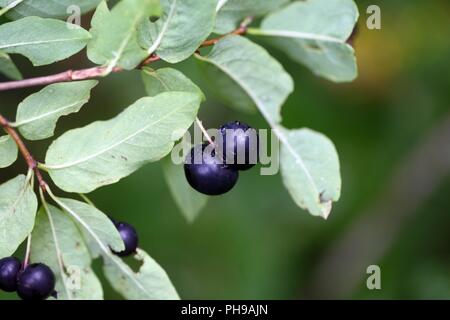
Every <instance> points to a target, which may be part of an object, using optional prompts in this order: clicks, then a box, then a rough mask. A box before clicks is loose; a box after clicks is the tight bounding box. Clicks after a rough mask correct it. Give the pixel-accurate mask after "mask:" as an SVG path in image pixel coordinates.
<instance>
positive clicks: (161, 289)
mask: <svg viewBox="0 0 450 320" xmlns="http://www.w3.org/2000/svg"><path fill="white" fill-rule="evenodd" d="M49 194H50V196H51V198H52V199H53V200H54V201H55V202H56V203H57V204H58V205H59V206H60V207H61V208H62V209H63V210H65V211H66V212H67V213H69V214H70V215H71V216H72V217H73V218H74V219H75V220H76V221H77V223H78V224H79V225H80V226H81V228H82V230H83V234H84V236H85V238H87V239H89V248H91V250H92V249H94V250H95V251H94V252H92V253H93V254H94V255H95V256H96V254H97V253H100V254H101V255H102V257H103V261H104V270H105V274H106V276H107V278H108V279H109V280H110V281H111V284H112V286H113V287H114V288H115V289H116V290H117V291H119V292H120V293H122V295H123V296H124V297H126V298H129V299H177V298H178V294H177V293H176V291H175V289H174V288H173V286H172V284H171V282H170V280H169V278H168V277H167V275H166V273H165V272H164V270H163V269H161V267H160V266H159V265H158V264H157V263H156V262H155V261H153V259H151V258H150V257H149V256H148V255H147V254H146V253H145V252H143V251H142V250H140V249H138V250H137V253H138V255H137V256H136V257H135V258H136V259H137V260H139V261H142V262H143V264H142V266H141V267H140V271H139V272H138V273H135V272H134V271H133V270H131V268H130V267H129V266H128V265H127V264H125V263H124V262H123V261H122V259H120V258H119V257H117V256H116V255H114V254H113V253H112V252H111V250H110V247H111V248H112V249H113V250H114V251H119V252H120V251H122V250H123V249H124V245H123V241H122V239H121V238H120V235H119V233H118V232H117V230H116V228H115V227H114V225H113V223H112V222H111V221H110V220H109V219H108V218H107V217H106V216H105V215H104V214H103V213H101V212H100V211H98V210H97V209H95V208H94V207H92V206H89V205H87V204H85V203H82V202H79V201H75V200H71V199H62V198H58V197H56V196H55V195H53V193H52V192H51V191H49ZM119 245H120V247H119Z"/></svg>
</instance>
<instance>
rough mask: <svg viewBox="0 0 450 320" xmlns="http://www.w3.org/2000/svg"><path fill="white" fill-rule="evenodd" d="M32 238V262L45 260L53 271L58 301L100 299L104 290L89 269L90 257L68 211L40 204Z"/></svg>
mask: <svg viewBox="0 0 450 320" xmlns="http://www.w3.org/2000/svg"><path fill="white" fill-rule="evenodd" d="M32 239H33V241H32V250H31V261H32V262H40V263H45V264H46V265H48V266H49V267H50V268H51V269H52V271H53V272H54V273H55V277H56V280H57V281H56V288H55V289H56V291H57V292H58V300H100V299H103V289H102V286H101V284H100V281H99V280H98V278H97V277H96V275H95V274H94V272H93V270H92V268H91V261H92V258H91V256H90V254H89V251H88V249H87V247H86V245H85V243H84V239H83V236H82V234H81V233H80V230H79V229H78V226H77V225H76V224H75V223H74V221H73V220H72V219H71V218H70V217H69V216H68V215H67V214H65V213H63V212H62V211H61V210H59V209H58V208H55V207H53V206H48V212H46V210H45V208H44V207H42V208H41V209H40V210H39V212H38V214H37V217H36V225H35V227H34V229H33V233H32ZM57 248H58V251H59V252H60V254H61V256H60V257H61V260H62V261H61V262H62V265H61V264H60V263H59V261H58V255H57V252H58V251H57ZM71 280H73V281H71Z"/></svg>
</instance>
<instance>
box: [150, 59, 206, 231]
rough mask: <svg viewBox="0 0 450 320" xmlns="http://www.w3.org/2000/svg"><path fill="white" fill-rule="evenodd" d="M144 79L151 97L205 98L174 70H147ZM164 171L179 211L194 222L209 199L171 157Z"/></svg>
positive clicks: (197, 88) (166, 160)
mask: <svg viewBox="0 0 450 320" xmlns="http://www.w3.org/2000/svg"><path fill="white" fill-rule="evenodd" d="M142 79H143V81H144V85H145V89H146V91H147V94H148V95H149V96H155V95H157V94H159V93H162V92H170V91H185V92H193V93H196V94H198V95H200V96H202V97H204V95H203V93H202V91H201V90H200V88H199V87H197V85H195V84H194V83H193V82H192V81H191V80H190V79H189V78H187V77H186V76H185V75H184V74H183V73H181V72H180V71H178V70H175V69H172V68H162V69H158V70H156V71H155V70H152V69H149V68H145V69H144V70H143V71H142ZM163 169H164V174H165V177H166V181H167V184H168V185H169V189H170V191H171V192H172V196H173V197H174V199H175V202H176V203H177V205H178V207H179V209H180V210H181V212H182V213H183V214H184V216H185V217H186V219H187V220H188V221H189V222H193V221H194V220H195V218H196V217H197V215H198V214H199V213H200V211H201V210H202V209H203V207H204V206H205V205H206V202H207V199H208V198H207V197H206V196H203V195H201V194H200V193H198V192H195V191H194V190H193V189H192V188H191V187H190V186H189V185H188V183H187V182H186V177H185V176H184V171H183V166H182V165H174V164H173V163H172V161H171V159H170V157H166V159H164V160H163Z"/></svg>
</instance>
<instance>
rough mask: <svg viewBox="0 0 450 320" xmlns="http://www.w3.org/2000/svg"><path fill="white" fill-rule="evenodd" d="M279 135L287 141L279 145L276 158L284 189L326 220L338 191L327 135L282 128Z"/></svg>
mask: <svg viewBox="0 0 450 320" xmlns="http://www.w3.org/2000/svg"><path fill="white" fill-rule="evenodd" d="M283 134H284V135H285V137H286V140H287V141H288V142H289V146H286V145H283V147H282V149H281V158H280V159H281V173H282V177H283V182H284V184H285V186H286V188H287V189H288V190H289V193H290V194H291V196H292V198H293V199H294V201H295V202H296V203H297V205H298V206H300V207H301V208H303V209H307V210H308V211H309V212H311V214H313V215H316V216H321V217H323V218H325V219H326V218H327V217H328V215H329V214H330V212H331V208H332V202H333V201H338V200H339V197H340V192H341V177H340V173H339V172H340V169H339V159H338V155H337V152H336V148H335V147H334V145H333V143H332V142H331V141H330V140H329V139H328V138H327V137H325V136H324V135H322V134H320V133H317V132H314V131H312V130H309V129H300V130H286V129H285V130H284V133H283ZM289 148H291V149H289Z"/></svg>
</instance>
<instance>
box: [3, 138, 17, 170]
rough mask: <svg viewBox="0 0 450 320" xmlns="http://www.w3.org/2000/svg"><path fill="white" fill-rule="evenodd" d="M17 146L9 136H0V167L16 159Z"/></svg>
mask: <svg viewBox="0 0 450 320" xmlns="http://www.w3.org/2000/svg"><path fill="white" fill-rule="evenodd" d="M17 154H18V148H17V145H16V143H15V142H14V140H13V139H12V138H11V137H10V136H9V135H6V136H1V137H0V168H6V167H9V166H10V165H12V164H13V163H14V162H15V161H16V160H17Z"/></svg>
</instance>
